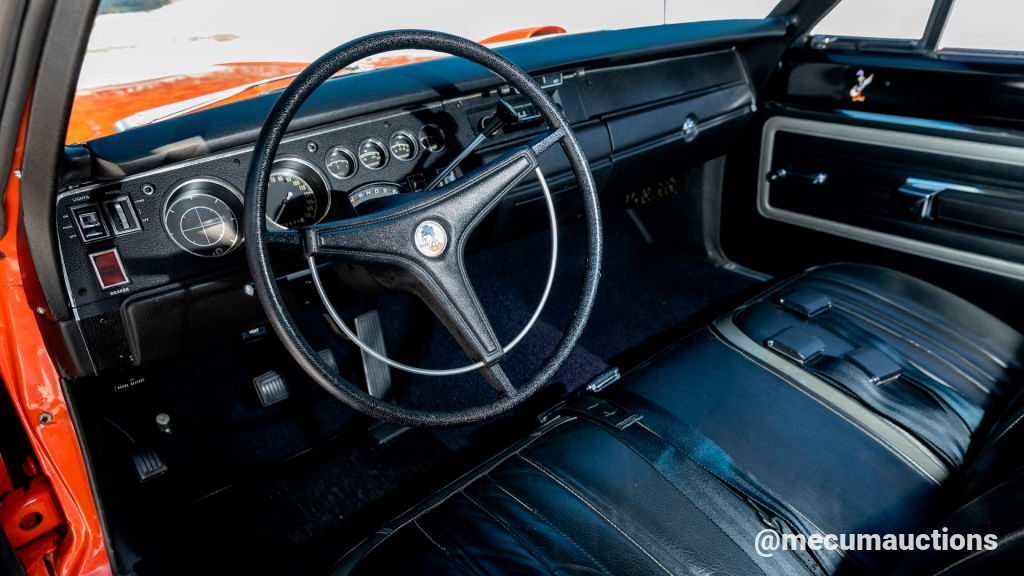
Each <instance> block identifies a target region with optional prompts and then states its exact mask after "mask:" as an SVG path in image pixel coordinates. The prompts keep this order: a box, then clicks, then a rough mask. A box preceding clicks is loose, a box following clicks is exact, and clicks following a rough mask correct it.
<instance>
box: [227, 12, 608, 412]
mask: <svg viewBox="0 0 1024 576" xmlns="http://www.w3.org/2000/svg"><path fill="white" fill-rule="evenodd" d="M404 49H416V50H432V51H435V52H443V53H447V54H450V55H453V56H458V57H461V58H465V59H467V60H470V61H472V62H475V63H477V64H479V65H481V66H483V67H485V68H487V69H488V70H490V71H491V72H493V73H494V74H496V75H498V76H499V77H501V78H502V79H504V80H505V81H506V82H507V83H508V84H510V85H511V86H513V87H514V88H516V89H517V90H518V91H519V93H520V94H522V95H524V96H526V98H528V99H529V100H530V101H532V103H533V104H534V105H535V106H536V108H537V110H538V111H539V112H540V114H541V116H542V117H543V118H544V120H545V121H546V122H547V125H548V128H549V130H548V131H547V132H546V133H545V134H544V135H542V136H540V137H538V138H536V139H534V140H533V141H531V142H530V143H529V144H528V145H524V146H521V147H519V148H517V149H515V150H513V151H511V152H509V153H508V154H505V155H504V156H503V157H501V158H499V159H496V160H494V161H492V162H489V163H487V164H485V165H484V166H482V167H480V168H478V169H477V170H474V171H473V172H471V173H469V174H467V175H465V176H463V177H461V178H459V179H457V180H455V181H453V182H450V183H448V184H446V185H444V186H442V187H440V188H438V189H436V190H433V191H427V192H414V193H410V196H412V199H410V200H409V201H407V202H405V203H403V204H401V205H397V206H394V207H391V208H387V209H383V210H381V211H378V212H372V213H369V214H366V215H362V216H357V217H354V218H349V219H346V220H340V221H336V222H326V223H323V222H322V223H319V224H315V225H309V226H305V227H303V228H301V229H285V230H277V229H268V227H267V187H268V179H269V175H270V172H271V166H272V164H273V161H274V157H275V155H276V153H277V149H278V145H279V144H280V142H281V138H282V137H283V136H284V134H285V130H286V128H287V127H288V124H289V122H290V121H291V119H292V117H294V116H295V113H296V112H297V111H298V110H299V108H300V107H301V106H302V104H303V102H305V101H306V99H307V98H308V97H309V95H310V94H312V93H313V91H314V90H316V88H317V87H319V86H320V85H321V84H323V82H324V81H326V80H327V79H328V78H330V77H331V76H333V75H334V74H335V73H337V72H338V71H339V70H341V69H342V68H344V67H345V66H349V65H351V64H353V63H355V62H357V61H359V60H362V59H363V58H366V57H369V56H373V55H376V54H379V53H382V52H388V51H392V50H404ZM556 143H557V144H561V146H562V149H563V150H564V151H565V154H566V156H567V157H568V159H569V162H570V165H571V166H572V170H573V172H574V174H575V176H576V180H577V182H578V183H579V187H580V191H581V192H582V195H583V208H584V217H585V220H586V225H587V254H586V258H587V260H586V267H585V274H584V281H583V288H582V290H581V292H580V295H579V298H578V300H577V303H576V311H575V314H574V315H573V317H572V320H571V322H570V324H569V326H568V328H567V329H566V331H565V333H564V335H563V336H562V339H561V341H560V342H559V343H558V345H557V346H556V347H555V349H554V351H553V352H552V353H551V354H550V355H549V356H548V357H547V358H546V359H545V360H544V361H543V363H542V364H541V366H540V368H538V369H537V370H536V372H534V373H533V375H532V376H531V377H530V379H529V380H528V381H527V382H526V383H525V384H524V385H522V386H516V385H514V384H513V383H512V382H511V381H510V380H509V378H508V377H507V376H506V375H505V372H504V370H502V368H501V365H500V360H501V359H502V357H503V356H504V354H505V352H507V351H508V350H509V349H511V347H512V346H514V345H515V344H516V343H518V342H519V341H520V340H521V339H522V338H523V337H524V336H525V335H526V333H527V332H528V331H529V329H530V327H532V326H533V323H534V322H535V321H536V319H537V317H538V316H539V315H540V311H541V309H542V308H543V306H544V302H545V301H546V299H547V297H548V293H549V291H550V288H551V283H552V280H553V278H554V269H555V262H556V256H557V223H556V221H555V213H554V206H553V204H552V201H551V193H550V191H549V190H548V188H547V184H546V183H545V182H544V179H543V174H542V173H541V171H540V169H539V168H538V163H537V157H538V156H539V155H540V154H542V153H543V152H544V151H545V150H547V149H549V148H550V147H552V146H554V145H555V144H556ZM531 173H532V174H534V175H536V176H537V178H538V179H539V180H540V183H541V187H542V190H543V191H544V195H545V199H546V201H547V206H548V213H549V219H550V224H551V227H552V252H551V267H550V271H549V274H548V280H547V286H546V288H545V290H544V294H543V297H542V298H541V302H540V305H539V306H538V307H537V310H536V311H535V312H534V314H533V317H532V318H531V319H530V321H529V322H528V323H527V325H526V326H525V327H524V329H523V330H522V331H521V332H520V333H519V335H518V336H516V338H514V339H513V340H512V341H511V342H510V343H509V344H506V345H502V344H501V343H500V342H499V341H498V338H497V336H495V333H494V330H493V328H492V327H491V323H490V320H489V319H488V316H487V314H486V312H485V311H484V310H483V308H482V307H481V305H480V302H479V301H478V300H477V298H476V295H475V292H474V291H473V287H472V285H471V284H470V281H469V278H468V276H467V274H466V269H465V265H464V257H463V251H464V248H465V245H466V241H467V239H468V238H469V236H470V234H471V233H472V232H473V230H474V229H475V228H476V226H477V225H478V224H479V223H480V221H481V220H482V219H483V218H484V216H486V215H487V214H488V213H489V212H490V211H491V210H492V209H493V208H494V207H495V206H496V205H497V204H498V203H499V202H500V201H501V199H502V198H503V197H504V195H505V194H506V193H507V192H508V191H509V190H511V189H512V188H513V187H514V186H515V185H516V184H518V183H519V182H520V181H522V180H523V179H524V178H525V177H526V176H528V175H530V174H531ZM414 195H415V196H414ZM244 232H245V238H246V256H247V258H248V260H249V269H250V271H251V272H252V277H253V283H254V287H255V290H256V294H257V296H258V298H259V302H260V304H261V306H262V307H263V310H264V311H265V312H266V315H267V318H268V320H269V322H270V325H271V327H272V328H273V329H274V332H275V333H276V334H277V336H278V338H279V339H280V340H281V342H282V343H283V344H284V346H285V348H286V349H287V350H288V352H289V353H290V354H291V355H292V357H293V358H294V359H295V361H296V362H297V363H298V364H299V366H300V367H302V369H303V370H304V371H305V372H306V373H307V374H309V376H310V377H312V378H313V380H314V381H316V382H317V383H318V384H319V385H320V386H322V387H323V388H324V389H326V390H327V391H328V392H330V393H331V394H332V395H334V396H335V397H336V398H338V399H339V400H341V401H342V402H344V403H346V404H348V405H349V406H350V407H352V408H353V409H355V410H357V411H359V412H362V413H364V414H366V415H368V416H371V417H373V418H377V419H380V420H384V421H387V422H393V423H396V424H401V425H405V426H454V425H459V424H469V423H473V422H479V421H481V420H484V419H487V418H490V417H493V416H496V415H498V414H501V413H502V412H505V411H507V410H510V409H512V408H513V407H515V406H516V405H518V404H519V403H521V402H523V401H524V400H525V399H526V398H529V397H530V396H531V395H533V394H534V393H535V392H537V390H539V389H540V388H542V387H543V386H544V385H545V384H547V382H548V381H549V380H550V379H551V377H552V376H553V375H554V374H555V372H556V371H558V369H559V368H560V367H561V366H562V364H564V363H565V360H566V359H567V358H568V356H569V353H570V352H571V351H572V349H573V347H574V346H575V345H576V342H577V340H578V339H579V337H580V334H581V333H582V331H583V328H584V326H585V325H586V322H587V319H588V318H589V316H590V312H591V309H592V307H593V304H594V297H595V294H596V292H597V283H598V278H599V277H600V267H601V242H602V240H601V218H600V209H599V205H598V199H597V191H596V188H595V186H594V179H593V175H592V174H591V172H590V167H589V165H588V164H587V160H586V158H585V157H584V155H583V151H582V150H581V148H580V145H579V142H578V141H577V140H576V137H575V135H574V134H573V131H572V129H571V128H570V127H569V123H568V122H567V121H566V119H565V117H564V116H563V114H562V113H561V111H560V110H559V109H558V107H557V106H556V105H555V103H554V102H553V101H552V100H551V98H550V97H549V96H548V95H547V94H546V93H545V92H544V90H543V89H541V87H540V86H538V85H537V83H536V82H535V81H534V80H533V78H531V77H530V76H529V75H528V74H526V73H525V72H524V71H523V70H521V69H520V68H519V67H517V66H516V65H515V64H513V63H511V62H509V61H508V60H506V59H505V58H503V57H501V56H499V55H498V54H496V53H495V52H493V51H492V50H489V49H487V48H485V47H483V46H481V45H479V44H477V43H474V42H471V41H469V40H466V39H464V38H460V37H458V36H453V35H451V34H444V33H440V32H432V31H424V30H397V31H391V32H382V33H378V34H371V35H369V36H364V37H363V38H360V39H358V40H354V41H352V42H349V43H347V44H343V45H341V46H339V47H337V48H335V49H334V50H332V51H331V52H328V53H327V54H325V55H324V56H322V57H321V58H320V59H318V60H317V61H316V62H313V63H312V64H310V65H309V66H308V67H307V68H306V69H305V70H303V71H302V73H301V74H299V75H298V76H297V77H296V78H295V80H294V81H292V83H291V84H290V85H289V86H288V88H286V89H285V90H284V92H283V93H282V94H281V96H280V97H279V98H278V100H277V103H276V104H275V105H274V107H273V109H272V110H271V111H270V115H269V116H268V117H267V120H266V122H265V123H264V125H263V129H262V130H261V131H260V135H259V139H258V140H257V142H256V148H255V150H254V153H253V156H252V163H251V164H250V166H249V174H248V177H247V180H246V187H245V217H244ZM271 245H275V246H284V247H291V248H293V249H295V250H301V251H302V253H303V255H304V256H305V258H306V260H307V263H308V264H309V266H310V271H311V274H312V278H313V282H314V286H315V287H316V288H317V291H318V292H319V294H320V297H321V299H322V300H323V301H324V305H325V307H326V309H327V311H328V313H329V315H330V316H331V318H332V320H333V321H334V322H335V324H337V325H338V328H339V329H341V330H342V331H343V332H345V333H346V335H348V336H349V337H350V338H351V339H352V340H353V342H355V343H356V344H357V345H359V346H360V347H361V348H362V349H363V350H364V351H366V352H367V353H368V354H370V355H371V356H374V357H375V358H377V359H378V360H381V361H382V362H385V363H386V364H388V365H390V366H392V367H394V368H398V369H401V370H407V371H410V372H414V373H418V374H427V375H432V376H450V375H453V374H460V373H463V372H469V371H473V370H478V371H480V373H481V374H482V375H483V376H484V378H485V379H486V380H487V381H488V382H489V383H490V384H491V385H492V386H493V387H494V388H495V390H496V391H497V396H496V398H495V400H493V401H491V402H489V403H487V404H484V405H482V406H474V407H471V408H463V409H457V410H448V411H423V410H416V409H412V408H407V407H402V406H398V405H396V404H393V403H390V402H387V401H385V400H382V399H379V398H376V397H374V396H372V395H370V394H368V393H367V392H365V391H363V390H361V389H360V388H358V387H357V386H354V385H352V384H351V383H350V382H348V381H346V380H345V379H343V378H342V377H341V376H339V375H338V373H337V372H336V371H334V370H332V369H331V368H329V367H328V365H327V364H326V363H325V362H324V360H323V359H322V358H321V357H320V355H319V354H318V353H317V352H316V350H315V349H314V348H313V347H312V346H310V344H309V342H308V341H307V340H306V338H305V337H304V336H303V335H302V334H301V333H300V332H299V330H298V328H297V326H296V324H295V321H294V319H293V318H292V316H291V314H290V313H289V312H288V309H287V308H286V307H285V305H284V301H283V299H282V297H281V292H280V290H279V289H278V286H277V280H276V276H275V275H274V272H273V270H272V268H271V265H270V259H269V254H268V247H269V246H271ZM317 256H327V257H331V258H334V259H339V260H345V261H349V262H352V263H357V264H362V265H368V266H370V267H372V268H373V269H374V270H375V272H374V276H375V278H376V279H377V281H378V282H380V283H381V284H382V285H384V286H385V287H387V288H390V289H394V290H399V291H404V292H408V293H412V294H414V295H416V296H418V297H419V298H420V299H421V300H423V301H424V303H426V304H427V306H428V307H429V308H430V309H431V310H432V311H433V312H434V314H435V315H436V316H437V317H438V318H439V319H440V320H441V322H442V323H443V324H444V325H445V327H447V328H448V330H449V331H450V332H451V333H452V335H453V336H454V337H455V339H456V341H457V342H458V343H459V345H460V346H461V347H462V348H463V349H464V350H465V351H466V353H467V355H468V356H469V357H470V359H471V363H470V364H469V365H467V366H464V367H462V368H456V369H449V370H427V369H422V368H415V367H411V366H406V365H404V364H401V363H398V362H395V361H393V360H391V359H389V358H386V357H384V356H383V355H381V354H378V353H377V352H376V351H375V350H373V349H372V348H370V347H369V346H366V345H365V344H364V343H362V342H360V341H359V339H358V338H356V337H355V334H353V333H352V331H351V330H350V329H349V328H348V327H347V325H346V324H345V322H344V321H343V320H342V319H341V318H340V316H339V315H338V314H337V312H336V311H335V309H334V307H333V306H332V305H331V303H330V302H329V300H328V298H327V295H326V292H325V291H324V289H323V285H322V283H321V282H320V277H319V275H318V272H317V264H316V260H315V259H316V257H317Z"/></svg>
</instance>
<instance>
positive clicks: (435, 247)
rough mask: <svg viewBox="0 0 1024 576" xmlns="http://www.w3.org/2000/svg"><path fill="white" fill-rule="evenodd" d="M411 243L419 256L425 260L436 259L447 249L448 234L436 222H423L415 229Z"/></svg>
mask: <svg viewBox="0 0 1024 576" xmlns="http://www.w3.org/2000/svg"><path fill="white" fill-rule="evenodd" d="M413 243H415V244H416V249H417V250H419V252H420V254H423V255H424V256H426V257H427V258H437V257H438V256H440V255H441V254H444V251H445V250H446V249H447V248H448V232H446V231H445V229H444V226H442V225H441V223H440V222H438V221H436V220H424V221H423V222H420V224H419V226H417V227H416V232H415V234H413Z"/></svg>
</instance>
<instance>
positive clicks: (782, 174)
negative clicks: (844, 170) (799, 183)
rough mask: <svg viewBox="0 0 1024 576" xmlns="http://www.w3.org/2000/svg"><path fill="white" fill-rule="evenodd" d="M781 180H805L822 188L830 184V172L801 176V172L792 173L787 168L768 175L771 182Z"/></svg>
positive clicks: (773, 171)
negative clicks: (827, 183)
mask: <svg viewBox="0 0 1024 576" xmlns="http://www.w3.org/2000/svg"><path fill="white" fill-rule="evenodd" d="M779 180H803V181H804V182H806V183H808V184H811V185H813V186H822V185H824V184H825V183H826V182H828V172H818V173H817V174H801V173H799V172H790V171H789V170H786V169H785V168H778V169H776V170H772V171H771V172H769V173H768V181H769V182H778V181H779Z"/></svg>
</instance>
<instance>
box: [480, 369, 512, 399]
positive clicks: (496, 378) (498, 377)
mask: <svg viewBox="0 0 1024 576" xmlns="http://www.w3.org/2000/svg"><path fill="white" fill-rule="evenodd" d="M480 375H481V376H482V377H483V379H484V380H486V381H487V383H488V384H490V385H491V387H492V388H494V391H495V392H497V393H498V397H499V398H512V397H514V396H515V395H516V394H518V393H519V389H518V388H516V387H515V385H514V384H512V380H511V379H510V378H509V377H508V375H506V374H505V370H504V369H503V368H502V367H501V364H499V363H495V364H491V365H490V366H484V367H483V368H481V369H480Z"/></svg>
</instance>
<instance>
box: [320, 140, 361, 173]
mask: <svg viewBox="0 0 1024 576" xmlns="http://www.w3.org/2000/svg"><path fill="white" fill-rule="evenodd" d="M324 163H325V164H327V171H328V172H330V173H331V176H334V177H335V178H337V179H338V180H344V179H345V178H351V177H352V176H353V175H355V173H356V159H355V157H354V156H352V153H351V152H349V151H348V148H345V147H344V146H335V147H334V148H331V149H330V150H329V151H328V152H327V158H325V159H324Z"/></svg>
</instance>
